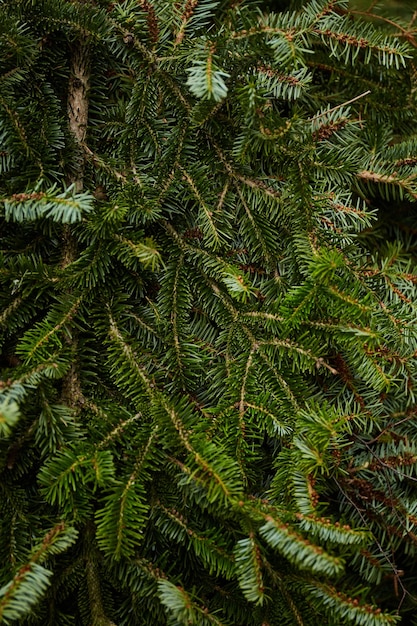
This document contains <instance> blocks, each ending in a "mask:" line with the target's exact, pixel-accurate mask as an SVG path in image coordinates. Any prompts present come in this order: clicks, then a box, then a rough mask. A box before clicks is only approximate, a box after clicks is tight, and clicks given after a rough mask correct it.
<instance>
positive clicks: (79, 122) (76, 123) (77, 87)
mask: <svg viewBox="0 0 417 626" xmlns="http://www.w3.org/2000/svg"><path fill="white" fill-rule="evenodd" d="M89 88H90V46H89V41H88V38H87V37H85V39H79V40H77V41H76V42H75V43H74V44H73V47H72V49H71V64H70V78H69V83H68V100H67V112H68V125H69V128H70V131H71V134H72V136H73V139H74V142H75V144H76V156H75V160H74V163H73V164H72V169H71V171H70V172H69V173H68V176H67V182H68V184H70V185H71V184H73V185H74V189H75V192H77V193H79V192H81V191H82V190H83V188H84V166H85V158H84V149H83V142H84V140H85V137H86V133H87V124H88V104H89V101H88V95H89ZM62 238H63V252H62V267H63V268H64V267H66V266H67V265H69V264H70V263H72V262H73V261H75V259H76V258H77V246H76V243H75V239H74V237H73V235H72V233H71V227H70V226H69V225H65V226H64V231H63V237H62ZM69 342H70V344H71V350H72V353H73V355H74V356H73V358H74V360H73V363H72V365H71V367H70V369H69V371H68V373H67V374H66V376H64V378H63V380H62V393H61V401H62V402H63V403H64V404H66V405H67V406H70V407H72V408H76V407H79V406H80V405H81V404H82V403H83V394H82V391H81V384H80V379H79V375H78V366H77V348H78V341H77V336H76V334H73V335H72V337H71V339H69Z"/></svg>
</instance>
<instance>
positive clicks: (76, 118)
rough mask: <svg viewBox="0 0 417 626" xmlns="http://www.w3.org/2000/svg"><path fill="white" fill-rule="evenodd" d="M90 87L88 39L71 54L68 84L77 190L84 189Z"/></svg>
mask: <svg viewBox="0 0 417 626" xmlns="http://www.w3.org/2000/svg"><path fill="white" fill-rule="evenodd" d="M89 88H90V48H89V42H88V39H86V40H84V41H82V40H79V41H77V42H76V43H75V44H74V47H73V49H72V55H71V74H70V79H69V85H68V123H69V127H70V130H71V134H72V136H73V137H74V139H75V142H76V144H77V146H78V148H79V155H78V159H77V162H76V164H75V167H74V170H73V171H72V173H71V175H70V176H69V182H71V183H73V184H74V185H75V191H77V192H79V191H82V189H83V184H84V154H83V152H84V151H83V148H82V143H83V142H84V140H85V136H86V132H87V123H88V92H89Z"/></svg>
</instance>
